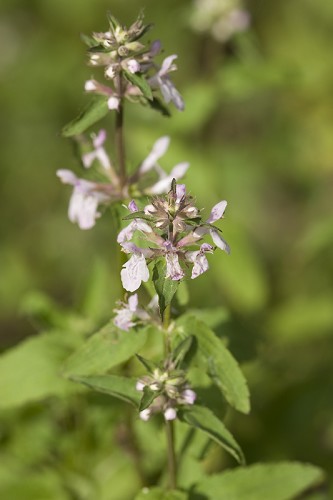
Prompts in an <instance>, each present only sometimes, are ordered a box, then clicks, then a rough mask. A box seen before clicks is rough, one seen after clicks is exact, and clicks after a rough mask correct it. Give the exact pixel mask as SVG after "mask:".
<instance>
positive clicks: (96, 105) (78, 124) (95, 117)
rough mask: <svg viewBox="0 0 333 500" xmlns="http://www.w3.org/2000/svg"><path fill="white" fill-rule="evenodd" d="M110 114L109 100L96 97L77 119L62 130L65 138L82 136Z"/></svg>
mask: <svg viewBox="0 0 333 500" xmlns="http://www.w3.org/2000/svg"><path fill="white" fill-rule="evenodd" d="M108 112H109V108H108V99H107V97H104V96H95V97H94V99H93V100H92V101H91V102H90V103H89V104H88V105H87V106H86V107H85V108H84V109H83V110H82V112H81V113H80V114H79V116H78V117H77V118H75V119H74V120H72V121H71V122H70V123H68V124H67V125H65V127H64V128H63V129H62V135H63V136H64V137H72V136H74V135H78V134H82V132H84V131H85V130H87V128H89V127H91V125H93V124H94V123H96V122H98V121H99V120H101V119H102V118H104V116H106V115H107V114H108Z"/></svg>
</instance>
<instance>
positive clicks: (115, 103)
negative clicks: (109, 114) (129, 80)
mask: <svg viewBox="0 0 333 500" xmlns="http://www.w3.org/2000/svg"><path fill="white" fill-rule="evenodd" d="M119 104H120V99H119V97H116V96H114V95H113V96H111V97H109V99H108V108H109V109H118V108H119Z"/></svg>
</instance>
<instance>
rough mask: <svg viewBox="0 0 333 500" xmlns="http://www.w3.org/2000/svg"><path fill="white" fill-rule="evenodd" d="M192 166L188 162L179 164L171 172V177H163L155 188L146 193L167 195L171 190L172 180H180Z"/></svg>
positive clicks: (152, 187)
mask: <svg viewBox="0 0 333 500" xmlns="http://www.w3.org/2000/svg"><path fill="white" fill-rule="evenodd" d="M189 166H190V164H189V163H188V162H182V163H178V165H176V166H175V167H173V169H172V170H171V172H170V174H169V175H165V176H161V179H160V180H159V181H157V182H156V183H155V184H154V185H153V186H151V187H150V188H148V189H147V190H146V191H147V193H149V194H162V193H165V192H166V191H168V190H169V189H170V186H171V182H172V179H176V181H177V180H179V179H181V178H182V177H184V175H185V174H186V172H187V169H188V168H189Z"/></svg>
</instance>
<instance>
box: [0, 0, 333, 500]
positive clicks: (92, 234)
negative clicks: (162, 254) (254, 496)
mask: <svg viewBox="0 0 333 500" xmlns="http://www.w3.org/2000/svg"><path fill="white" fill-rule="evenodd" d="M141 7H144V8H145V17H146V20H147V21H149V22H150V21H152V22H153V23H154V24H155V28H154V30H152V31H151V32H150V33H149V35H148V38H151V39H155V38H159V39H161V40H162V43H163V46H164V48H165V55H169V54H173V53H177V54H178V55H179V59H178V72H177V73H175V75H174V77H173V79H174V82H175V83H176V85H177V88H178V89H179V90H180V91H181V93H182V94H183V96H184V99H185V102H186V109H185V112H184V113H179V112H177V111H176V110H175V109H172V115H173V116H172V118H171V119H168V118H163V117H162V116H160V115H158V114H157V113H156V114H154V112H153V111H150V110H145V109H140V108H138V107H132V108H129V109H128V112H127V114H126V138H127V139H126V144H127V148H128V159H129V164H131V165H133V166H135V165H136V164H137V163H138V162H139V161H140V160H142V159H143V158H144V157H145V156H146V154H147V152H148V151H149V149H150V147H151V145H152V144H153V142H154V141H155V140H156V139H157V138H158V137H160V136H161V135H165V134H168V135H170V136H171V139H172V142H171V146H170V149H169V151H168V153H167V155H166V157H165V158H163V160H162V165H163V167H165V168H166V169H167V170H170V169H171V167H172V166H173V165H175V164H176V163H177V162H180V161H184V160H188V161H190V163H191V168H190V170H189V172H188V174H187V179H186V183H187V186H188V188H189V189H190V191H191V193H192V194H194V195H195V196H196V198H197V200H198V206H200V207H201V206H202V207H204V206H206V207H207V209H208V208H210V207H211V206H212V205H213V204H214V203H216V202H217V201H219V200H220V199H227V200H228V212H227V216H226V219H225V220H224V223H223V228H224V236H225V238H226V240H227V241H228V242H229V243H230V246H231V249H232V254H231V256H230V257H227V256H225V255H222V254H219V255H218V256H217V254H216V256H215V258H214V259H213V258H212V259H211V272H210V273H207V274H206V275H204V276H202V277H201V278H200V279H198V280H195V281H194V282H193V283H192V282H191V283H190V291H191V297H192V303H193V304H194V305H195V306H196V307H211V306H218V305H221V304H222V305H225V306H226V307H227V308H228V310H229V311H230V314H229V316H228V319H227V321H226V322H224V324H223V325H221V328H220V332H219V333H220V334H221V336H222V337H224V338H226V339H227V340H228V342H229V347H230V349H231V350H232V352H233V353H234V355H235V356H236V357H237V359H238V360H239V361H240V362H241V363H242V366H243V369H244V371H245V374H246V375H247V377H248V379H249V385H250V390H251V394H252V406H253V409H252V412H251V415H250V416H239V415H236V414H232V415H231V414H230V415H229V417H228V424H229V426H230V427H231V429H232V431H233V433H234V434H235V436H236V437H237V439H238V441H239V442H240V444H241V445H242V447H243V449H244V451H245V455H246V456H247V459H248V462H249V463H252V462H256V461H268V460H283V459H296V460H302V461H306V462H312V463H314V464H316V465H319V466H322V467H324V468H325V469H326V471H328V473H329V474H331V473H332V472H333V391H332V383H333V288H332V284H333V204H332V199H333V192H332V190H333V99H332V93H333V59H332V54H331V47H332V44H333V3H331V2H329V1H327V0H316V1H315V2H314V1H311V0H293V1H290V0H281V1H279V2H274V1H266V2H262V1H259V0H251V1H248V2H247V3H246V7H247V9H248V10H249V12H250V14H251V26H250V28H249V30H247V31H245V32H243V33H238V34H236V35H235V36H233V37H231V38H230V39H229V40H227V41H226V42H224V43H222V42H219V41H217V40H215V39H214V37H213V36H212V35H211V33H210V32H209V31H203V32H197V31H196V30H195V29H194V28H193V26H192V24H191V19H192V17H193V15H194V3H193V2H192V1H190V0H183V1H179V0H168V1H165V2H156V1H152V0H140V1H139V0H128V1H126V2H124V1H121V0H112V1H104V0H84V1H82V0H80V1H79V0H70V1H65V0H1V4H0V46H1V50H0V89H1V91H0V107H1V114H0V125H1V135H0V151H1V172H0V176H1V185H0V190H1V196H0V203H1V214H2V217H1V231H2V238H1V241H2V245H1V248H0V256H1V278H0V348H1V349H2V350H4V351H5V350H7V349H9V348H10V347H11V346H13V345H15V344H17V343H18V342H20V341H21V340H22V339H23V338H24V337H27V336H29V335H35V334H36V333H37V332H39V331H40V329H41V327H49V326H50V324H52V323H53V324H54V323H55V324H56V326H57V327H59V325H60V326H61V327H62V328H64V324H65V323H66V321H67V323H66V325H67V326H66V328H67V327H68V325H69V324H73V325H79V326H78V328H81V329H86V330H89V328H90V327H92V326H91V325H93V326H94V325H99V324H102V323H103V322H105V321H106V320H107V319H108V318H109V317H110V315H111V313H112V309H113V307H114V301H115V300H116V299H117V294H118V293H119V288H118V286H119V285H118V278H117V276H116V273H117V266H115V262H114V251H115V244H114V232H113V229H112V224H111V222H110V217H109V214H108V213H106V214H105V215H104V217H103V218H101V219H100V220H99V221H98V223H97V225H96V227H95V228H94V229H93V230H91V231H80V230H79V229H78V227H77V226H74V225H73V224H71V223H70V222H69V221H68V218H67V206H68V200H69V195H70V189H69V188H67V187H65V186H63V185H61V184H60V182H59V180H58V179H57V178H56V176H55V172H56V170H57V169H58V168H73V167H75V164H76V163H75V158H74V155H73V149H72V144H71V142H70V141H69V140H66V139H63V138H62V137H61V135H60V131H61V128H62V127H63V125H64V124H66V123H67V122H68V121H70V120H71V119H72V118H73V117H74V116H76V115H77V113H78V111H79V110H80V108H81V107H82V106H83V105H84V104H85V103H86V102H87V100H88V97H87V96H86V95H85V94H84V92H83V85H84V81H85V80H86V79H88V78H89V77H90V76H92V74H93V72H92V68H89V67H87V66H86V65H85V47H84V45H83V43H81V41H80V33H88V34H89V33H90V32H91V31H103V30H106V29H107V24H106V17H105V13H106V11H107V10H111V11H112V13H113V14H114V15H115V16H116V17H118V18H119V19H120V20H122V21H123V22H124V24H129V23H131V22H132V21H133V20H134V19H135V17H136V15H137V13H138V11H139V10H140V8H141ZM105 126H106V127H107V128H109V130H110V136H111V135H112V130H113V125H112V121H111V120H110V121H106V122H105ZM109 151H110V153H111V155H112V145H111V147H110V148H109ZM47 297H48V298H47ZM52 302H53V303H52ZM71 308H73V309H74V310H75V311H76V313H75V316H73V315H72V316H71V315H67V316H66V317H67V320H66V321H65V322H64V320H59V319H57V318H58V315H59V317H60V316H62V313H61V311H66V310H67V309H71ZM66 314H67V313H66ZM66 314H65V315H66ZM68 318H69V319H68ZM70 335H71V333H70V331H68V336H70ZM33 362H34V361H33V359H32V360H31V363H33ZM0 385H1V381H0ZM75 398H78V399H79V401H78V402H77V401H76V399H75ZM0 399H1V391H0ZM90 399H91V407H90V411H89V415H88V413H86V414H85V416H84V417H83V416H82V415H83V414H84V411H83V410H84V408H86V407H87V406H88V400H87V398H86V399H80V398H79V396H78V395H73V396H70V397H69V399H68V398H62V397H59V398H54V397H53V398H49V399H47V400H46V401H45V402H44V403H43V404H41V403H33V402H30V403H27V404H26V405H24V406H21V405H15V404H13V405H12V407H11V406H10V405H9V406H10V407H9V408H6V409H5V410H4V413H3V415H2V416H1V417H0V443H2V444H3V448H2V450H3V451H2V452H1V456H3V457H6V460H7V466H6V467H7V468H6V470H5V469H4V470H2V469H1V467H0V492H1V491H3V494H4V495H5V496H3V498H10V499H14V498H18V499H21V498H24V499H27V498H30V497H31V498H33V499H34V500H35V499H36V498H37V499H38V498H41V499H45V498H50V499H51V498H54V499H62V498H79V499H81V498H82V499H84V498H87V499H89V498H101V499H104V498H105V499H108V498H111V497H108V496H107V493H105V495H106V496H103V495H104V493H99V495H100V496H94V494H92V493H91V489H89V488H91V485H90V483H89V481H88V479H87V476H86V474H88V473H87V471H89V474H91V475H93V477H94V481H95V482H96V484H99V487H100V488H102V489H100V490H99V491H104V490H103V488H105V491H107V488H108V485H109V483H108V482H106V484H105V485H104V484H103V487H102V486H100V483H101V484H102V483H103V481H104V477H105V476H104V474H103V471H104V470H108V471H109V473H110V470H111V469H110V467H111V466H110V463H111V462H110V463H109V462H108V460H111V459H110V458H106V457H108V453H109V452H108V450H109V442H111V441H112V439H115V437H114V435H112V436H111V434H110V432H111V431H110V427H108V422H109V420H108V418H109V416H108V414H107V413H105V411H104V407H106V403H105V399H103V398H102V399H98V398H96V397H93V396H90ZM76 404H78V405H79V408H82V407H83V409H82V415H81V410H80V412H79V413H80V415H81V416H78V415H77V413H75V412H74V410H73V408H76ZM80 405H81V406H80ZM122 411H123V407H122V406H121V405H120V404H119V403H117V404H115V410H114V413H113V414H112V415H113V416H112V418H114V419H115V421H117V418H118V417H119V414H121V413H122ZM73 415H74V416H73ZM75 418H78V419H79V420H80V419H81V420H82V421H81V420H80V422H79V423H81V424H82V425H81V427H80V426H76V425H75V422H76V421H75ZM110 418H111V417H110ZM112 418H111V420H112ZM73 419H74V420H73ZM82 426H83V427H84V428H85V430H84V431H82ZM79 427H80V429H81V430H80V432H79V431H78V430H77V429H78V428H79ZM96 427H97V429H96ZM64 429H65V430H66V432H64ZM101 429H103V430H105V433H104V431H103V432H102V431H101ZM140 429H141V427H140ZM140 432H142V433H147V431H146V430H142V429H141V431H140ZM108 440H109V441H108ZM142 440H143V441H144V442H146V441H145V440H148V441H149V438H148V437H147V436H144V437H142ZM32 443H33V444H32ZM50 450H51V451H50ZM117 453H119V456H117V457H118V458H117V461H118V462H117V463H118V464H120V466H119V470H118V469H117V470H116V471H115V472H114V474H115V475H116V476H117V478H118V482H119V485H120V486H119V488H120V489H119V492H118V493H117V490H115V491H116V493H115V496H113V497H112V498H115V499H122V498H124V499H126V498H131V493H129V492H128V491H127V490H126V489H125V490H124V491H123V490H122V489H121V488H124V484H123V485H122V486H121V480H122V479H121V478H123V479H124V478H126V477H128V476H127V475H128V474H130V472H129V471H130V470H131V469H130V465H129V463H128V462H127V461H126V460H127V459H126V457H125V455H126V454H125V455H124V456H123V455H121V454H120V452H117ZM124 457H125V458H124ZM155 458H156V457H155ZM225 460H226V459H224V458H221V457H218V458H216V463H215V465H214V466H213V470H214V469H216V468H218V466H219V464H221V463H222V464H223V463H225ZM122 461H123V462H122ZM216 464H217V465H216ZM12 471H14V472H15V474H16V477H17V474H20V475H21V477H22V481H23V484H24V490H22V491H25V493H24V495H25V496H22V497H21V496H20V495H21V493H20V491H19V490H17V491H16V490H15V489H14V490H12V489H10V488H14V486H13V484H14V483H11V479H10V478H11V474H12ZM27 471H30V472H31V471H33V473H34V474H36V472H37V476H38V478H39V479H38V478H37V477H36V478H35V479H31V477H33V478H34V476H31V474H30V476H29V478H30V479H26V481H28V483H27V484H25V483H24V481H25V479H24V478H25V476H24V474H25V473H26V472H27ZM40 471H43V472H44V474H43V476H42V477H43V479H41V476H40V475H39V474H38V472H40ZM92 471H93V472H92ZM59 478H60V479H59ZM82 478H83V479H82ZM2 480H3V483H1V481H2ZM34 480H36V481H37V482H36V483H34V482H33V481H34ZM29 481H30V482H29ZM38 481H44V483H45V484H44V483H43V482H42V483H40V482H38ZM59 481H60V483H59ZM108 481H113V483H112V484H113V487H116V488H117V486H114V485H115V481H114V477H113V476H112V477H111V479H110V478H109V479H108ZM99 482H100V483H99ZM122 482H123V483H124V480H122ZM126 482H127V487H128V481H125V483H126ZM64 483H65V484H66V487H65V488H64V487H63V484H64ZM88 483H89V484H88ZM1 484H4V485H5V486H3V487H1ZM59 484H62V486H61V487H60V486H59ZM117 484H118V483H117ZM133 484H134V486H135V484H136V483H135V481H134V482H133ZM133 484H132V487H133ZM1 488H4V489H3V490H2V489H1ZM6 488H7V489H6ZM43 488H44V489H43ZM27 491H28V492H30V491H31V493H26V492H27ZM73 491H74V492H76V493H75V494H76V495H77V496H75V494H74V493H73ZM13 492H14V493H13ZM41 492H42V493H41ZM6 495H7V496H6ZM29 495H30V496H29ZM66 495H67V496H66ZM70 495H72V496H70ZM89 495H90V496H89ZM91 495H92V496H91ZM117 495H118V496H117Z"/></svg>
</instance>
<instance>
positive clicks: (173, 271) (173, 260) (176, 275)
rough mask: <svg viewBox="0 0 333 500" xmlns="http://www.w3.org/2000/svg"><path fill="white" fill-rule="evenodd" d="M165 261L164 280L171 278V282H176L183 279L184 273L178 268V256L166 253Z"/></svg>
mask: <svg viewBox="0 0 333 500" xmlns="http://www.w3.org/2000/svg"><path fill="white" fill-rule="evenodd" d="M165 260H166V265H167V268H166V275H165V277H166V278H171V279H172V280H175V281H178V280H181V279H182V278H184V271H183V270H182V268H181V267H180V264H179V259H178V255H177V254H176V253H167V254H166V255H165Z"/></svg>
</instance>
